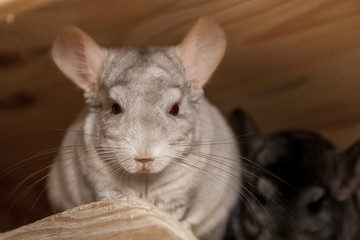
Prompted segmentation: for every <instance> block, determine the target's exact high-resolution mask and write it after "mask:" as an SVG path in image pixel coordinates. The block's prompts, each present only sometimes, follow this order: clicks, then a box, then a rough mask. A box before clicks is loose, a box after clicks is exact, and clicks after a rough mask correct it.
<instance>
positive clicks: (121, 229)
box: [0, 196, 196, 240]
mask: <svg viewBox="0 0 360 240" xmlns="http://www.w3.org/2000/svg"><path fill="white" fill-rule="evenodd" d="M0 239H4V240H15V239H18V240H20V239H26V240H31V239H34V240H35V239H36V240H38V239H109V240H111V239H127V240H152V239H157V240H176V239H179V240H181V239H184V240H195V239H196V238H195V236H194V235H193V234H192V233H191V231H190V230H188V229H187V228H185V227H184V226H183V225H181V224H180V223H179V222H178V221H176V220H175V219H173V218H172V217H171V216H170V215H168V214H166V213H164V212H162V211H161V210H159V209H157V208H156V207H155V206H152V205H150V204H149V203H147V202H145V201H142V200H140V199H138V198H135V197H131V196H119V197H115V198H112V199H107V200H103V201H100V202H94V203H90V204H87V205H82V206H80V207H76V208H73V209H71V210H68V211H66V212H63V213H59V214H56V215H53V216H50V217H47V218H44V219H42V220H40V221H37V222H35V223H33V224H30V225H26V226H23V227H21V228H18V229H16V230H13V231H10V232H7V233H5V234H0Z"/></svg>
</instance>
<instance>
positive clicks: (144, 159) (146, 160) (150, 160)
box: [135, 157, 154, 163]
mask: <svg viewBox="0 0 360 240" xmlns="http://www.w3.org/2000/svg"><path fill="white" fill-rule="evenodd" d="M153 160H154V159H153V158H151V157H136V158H135V161H137V162H142V163H148V162H152V161H153Z"/></svg>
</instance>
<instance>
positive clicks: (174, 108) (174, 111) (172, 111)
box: [169, 104, 179, 116]
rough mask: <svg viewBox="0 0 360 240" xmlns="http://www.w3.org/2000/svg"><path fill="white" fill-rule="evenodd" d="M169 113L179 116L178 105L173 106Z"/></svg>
mask: <svg viewBox="0 0 360 240" xmlns="http://www.w3.org/2000/svg"><path fill="white" fill-rule="evenodd" d="M169 113H170V114H171V115H173V116H177V115H178V114H179V104H174V106H172V108H171V109H170V111H169Z"/></svg>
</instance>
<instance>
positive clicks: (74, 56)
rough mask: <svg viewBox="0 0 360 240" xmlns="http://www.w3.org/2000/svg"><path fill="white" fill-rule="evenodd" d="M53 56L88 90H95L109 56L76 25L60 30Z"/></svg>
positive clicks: (63, 69) (62, 69) (75, 80)
mask: <svg viewBox="0 0 360 240" xmlns="http://www.w3.org/2000/svg"><path fill="white" fill-rule="evenodd" d="M51 52H52V56H53V59H54V62H55V63H56V65H57V66H58V67H59V69H60V70H61V71H62V72H63V73H64V74H65V75H66V76H67V77H68V78H69V79H71V80H72V81H73V82H75V83H76V84H77V85H78V86H79V87H80V88H82V89H84V90H85V91H86V92H91V91H93V90H94V86H95V84H96V82H97V80H98V78H99V76H100V74H101V70H102V67H103V64H104V61H105V58H106V56H107V51H106V50H103V49H101V48H100V47H99V46H98V45H97V44H96V43H95V41H94V40H92V39H91V38H90V37H89V36H88V35H87V34H86V33H84V32H83V31H82V30H80V29H78V28H76V27H74V26H66V27H63V28H62V29H61V31H60V32H59V34H58V36H57V38H56V40H55V42H54V44H53V47H52V51H51Z"/></svg>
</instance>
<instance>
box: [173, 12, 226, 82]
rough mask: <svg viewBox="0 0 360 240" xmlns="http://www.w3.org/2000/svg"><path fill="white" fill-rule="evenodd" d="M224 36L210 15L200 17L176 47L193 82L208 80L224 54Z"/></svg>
mask: <svg viewBox="0 0 360 240" xmlns="http://www.w3.org/2000/svg"><path fill="white" fill-rule="evenodd" d="M225 49H226V37H225V33H224V32H223V30H222V29H221V28H220V27H219V25H218V24H217V23H215V22H214V21H213V20H212V19H211V18H210V17H202V18H200V19H199V21H198V22H197V23H196V24H195V26H193V27H192V28H191V30H190V31H189V32H188V33H187V35H186V36H185V38H184V40H183V41H182V43H181V44H180V45H179V46H178V47H177V54H178V56H179V58H180V60H181V61H182V63H183V65H184V68H185V71H186V73H187V74H188V76H189V77H190V78H191V80H192V81H193V84H196V85H200V86H201V87H202V86H203V85H204V84H205V83H206V82H207V81H208V79H209V78H210V76H211V74H212V73H213V72H214V71H215V69H216V67H217V66H218V64H219V63H220V61H221V59H222V57H223V56H224V53H225Z"/></svg>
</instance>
